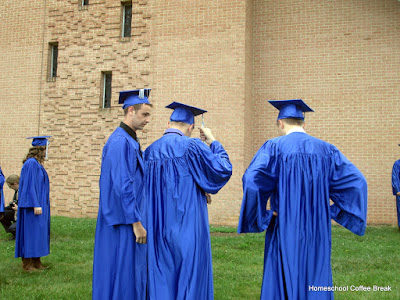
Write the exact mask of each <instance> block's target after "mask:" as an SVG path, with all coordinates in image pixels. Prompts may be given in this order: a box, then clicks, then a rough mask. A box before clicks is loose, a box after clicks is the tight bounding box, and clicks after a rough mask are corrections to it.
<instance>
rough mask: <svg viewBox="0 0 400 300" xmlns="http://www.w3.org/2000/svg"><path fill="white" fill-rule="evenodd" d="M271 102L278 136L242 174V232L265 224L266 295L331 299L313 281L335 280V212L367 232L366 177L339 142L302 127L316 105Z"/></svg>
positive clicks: (322, 284)
mask: <svg viewBox="0 0 400 300" xmlns="http://www.w3.org/2000/svg"><path fill="white" fill-rule="evenodd" d="M270 103H271V104H272V105H273V106H274V107H275V108H277V109H278V110H279V115H278V118H277V125H278V130H279V132H280V134H281V136H280V137H277V138H273V139H270V140H268V141H266V142H265V143H264V145H263V146H262V147H261V148H260V149H259V150H258V152H257V153H256V155H255V156H254V158H253V160H252V162H251V163H250V165H249V167H248V169H247V170H246V172H245V174H244V176H243V201H242V207H241V212H240V217H239V225H238V233H246V232H263V231H266V236H265V252H264V275H263V282H262V287H261V299H262V300H264V299H332V298H333V292H332V290H329V289H317V290H313V289H310V288H309V287H331V286H332V270H331V219H333V220H335V221H336V222H337V223H339V224H340V225H342V226H343V227H345V228H347V229H349V230H350V231H351V232H353V233H355V234H357V235H364V233H365V228H366V220H367V181H366V179H365V177H364V175H363V174H362V173H361V172H360V171H359V170H358V169H357V168H356V167H355V166H354V165H353V164H352V163H351V162H350V161H349V160H348V159H347V158H346V157H345V156H344V155H343V154H342V153H341V152H340V151H339V150H338V149H337V148H336V147H335V146H334V145H332V144H329V143H327V142H324V141H322V140H319V139H317V138H314V137H312V136H310V135H308V134H307V133H306V132H305V130H304V112H310V111H312V109H311V108H310V107H308V106H307V105H306V104H305V103H304V101H302V100H300V99H296V100H280V101H270ZM330 199H331V200H332V201H333V204H332V205H330ZM268 200H270V206H271V209H270V210H267V202H268Z"/></svg>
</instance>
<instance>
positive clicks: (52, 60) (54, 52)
mask: <svg viewBox="0 0 400 300" xmlns="http://www.w3.org/2000/svg"><path fill="white" fill-rule="evenodd" d="M58 54H59V51H58V42H53V43H49V69H48V76H47V77H48V81H55V80H56V78H57V70H58V56H59V55H58Z"/></svg>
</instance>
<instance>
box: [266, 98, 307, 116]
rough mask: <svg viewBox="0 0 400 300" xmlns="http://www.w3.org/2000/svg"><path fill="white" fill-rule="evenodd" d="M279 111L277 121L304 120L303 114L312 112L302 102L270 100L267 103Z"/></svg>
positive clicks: (299, 100) (296, 100)
mask: <svg viewBox="0 0 400 300" xmlns="http://www.w3.org/2000/svg"><path fill="white" fill-rule="evenodd" d="M268 102H269V103H271V104H272V105H273V106H274V107H275V108H277V109H278V110H279V115H278V119H277V120H280V119H289V118H293V119H300V120H304V114H303V113H305V112H309V111H314V110H312V109H311V107H309V106H308V105H307V104H306V103H305V102H304V101H303V100H301V99H295V100H271V101H268Z"/></svg>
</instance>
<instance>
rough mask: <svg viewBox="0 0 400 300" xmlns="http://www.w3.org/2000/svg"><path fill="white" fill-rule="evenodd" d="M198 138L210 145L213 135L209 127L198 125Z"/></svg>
mask: <svg viewBox="0 0 400 300" xmlns="http://www.w3.org/2000/svg"><path fill="white" fill-rule="evenodd" d="M199 129H200V138H201V140H202V141H203V142H204V141H205V142H206V143H207V144H208V145H211V143H212V142H214V141H215V138H214V136H213V135H212V133H211V129H210V128H203V127H200V128H199Z"/></svg>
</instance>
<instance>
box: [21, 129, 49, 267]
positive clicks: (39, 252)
mask: <svg viewBox="0 0 400 300" xmlns="http://www.w3.org/2000/svg"><path fill="white" fill-rule="evenodd" d="M49 137H51V136H36V137H28V138H27V139H32V147H31V148H30V149H29V152H28V154H27V155H26V157H25V159H24V160H23V166H22V169H21V176H20V181H19V199H18V212H17V216H18V222H17V231H16V238H15V257H16V258H18V257H21V258H22V268H23V269H24V270H25V271H34V270H43V269H46V267H45V266H43V265H42V262H41V257H43V256H47V255H49V253H50V195H49V194H50V184H49V177H48V175H47V172H46V170H45V168H44V167H43V163H44V160H45V159H46V158H47V154H48V151H47V149H48V145H49V141H48V138H49Z"/></svg>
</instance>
